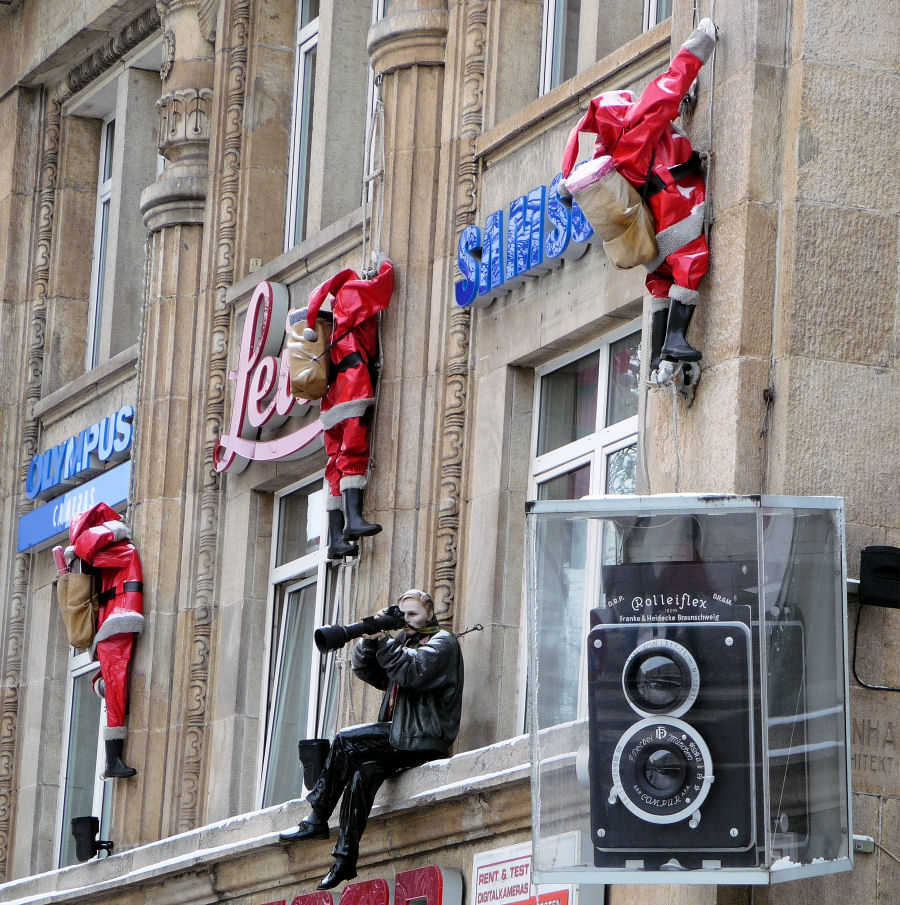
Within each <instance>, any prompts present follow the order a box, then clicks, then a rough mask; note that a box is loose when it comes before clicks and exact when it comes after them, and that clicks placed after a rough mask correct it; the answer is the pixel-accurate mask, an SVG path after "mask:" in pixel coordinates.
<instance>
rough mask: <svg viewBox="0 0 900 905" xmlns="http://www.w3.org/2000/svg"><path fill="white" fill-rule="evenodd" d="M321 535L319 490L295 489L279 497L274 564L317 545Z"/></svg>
mask: <svg viewBox="0 0 900 905" xmlns="http://www.w3.org/2000/svg"><path fill="white" fill-rule="evenodd" d="M321 537H322V490H321V488H320V489H318V490H314V491H311V490H310V488H309V487H304V488H302V489H301V490H296V491H294V493H290V494H288V495H287V496H284V497H282V498H281V500H280V501H279V510H278V547H277V550H276V555H275V559H276V562H275V565H276V566H281V565H284V564H285V563H288V562H293V561H294V560H295V559H299V558H300V557H301V556H306V555H307V554H308V553H314V552H315V551H316V550H318V549H319V545H320V542H321Z"/></svg>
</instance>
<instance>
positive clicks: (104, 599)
mask: <svg viewBox="0 0 900 905" xmlns="http://www.w3.org/2000/svg"><path fill="white" fill-rule="evenodd" d="M122 593H123V594H128V593H132V594H143V593H144V582H142V581H126V582H125V583H124V584H123V585H122ZM117 594H118V590H117V589H116V588H110V589H109V590H108V591H102V592H101V593H100V594H99V595H98V597H97V602H98V603H99V604H100V605H101V606H102V605H103V604H104V603H109V601H110V600H112V599H113V598H114V597H115V596H116V595H117Z"/></svg>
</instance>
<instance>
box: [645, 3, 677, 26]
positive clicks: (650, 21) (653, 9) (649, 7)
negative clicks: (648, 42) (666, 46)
mask: <svg viewBox="0 0 900 905" xmlns="http://www.w3.org/2000/svg"><path fill="white" fill-rule="evenodd" d="M671 15H672V0H644V31H647V29H649V28H653V26H654V25H659V23H660V22H664V21H665V20H666V19H668V18H669V17H670V16H671Z"/></svg>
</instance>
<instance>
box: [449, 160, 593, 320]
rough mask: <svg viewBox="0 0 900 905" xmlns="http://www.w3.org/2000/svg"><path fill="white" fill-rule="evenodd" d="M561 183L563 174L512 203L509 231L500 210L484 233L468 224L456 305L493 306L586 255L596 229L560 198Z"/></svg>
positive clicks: (461, 248) (572, 203)
mask: <svg viewBox="0 0 900 905" xmlns="http://www.w3.org/2000/svg"><path fill="white" fill-rule="evenodd" d="M560 182H562V173H558V174H557V175H556V177H555V178H554V179H553V181H552V182H551V183H550V185H549V187H548V186H546V185H541V186H538V187H537V188H536V189H532V190H531V191H530V192H529V193H528V194H527V195H523V196H522V197H521V198H517V199H516V200H515V201H513V202H512V203H511V204H510V206H509V217H508V218H507V224H506V227H505V228H504V212H503V211H502V210H499V211H494V213H493V214H491V215H490V216H489V217H488V218H487V220H486V221H485V224H484V230H483V231H482V230H481V229H479V228H478V227H477V226H467V227H466V228H465V229H464V230H463V231H462V232H461V233H460V235H459V242H458V243H457V246H456V262H457V265H458V266H459V272H460V273H461V274H462V277H463V278H462V279H461V280H459V281H458V282H457V283H456V304H457V305H459V306H460V307H463V308H467V307H468V306H470V305H475V306H476V307H482V306H484V305H489V304H490V303H491V302H492V301H493V300H494V299H495V298H499V297H500V296H501V295H504V294H505V293H507V292H509V290H510V289H512V288H513V287H514V286H516V285H518V284H519V283H523V282H525V279H526V278H527V277H532V276H536V275H537V274H539V273H544V272H546V271H548V270H551V269H552V268H554V267H557V266H558V265H560V264H561V263H562V262H563V261H564V260H567V259H574V258H580V257H581V256H582V255H583V254H584V252H585V250H586V249H587V244H588V242H589V241H590V239H591V237H592V236H593V235H594V230H593V229H592V228H591V225H590V223H588V221H587V218H586V217H585V216H584V214H583V213H582V211H581V208H580V207H578V205H577V203H576V202H575V201H574V200H573V198H572V197H571V196H570V195H569V196H563V195H561V194H560V192H559V184H560ZM548 225H549V226H550V227H551V228H550V229H549V230H548V228H547V227H548Z"/></svg>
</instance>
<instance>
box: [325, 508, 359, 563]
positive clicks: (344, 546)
mask: <svg viewBox="0 0 900 905" xmlns="http://www.w3.org/2000/svg"><path fill="white" fill-rule="evenodd" d="M345 556H359V547H357V546H356V544H351V543H348V542H347V541H345V540H344V512H343V510H342V509H329V510H328V552H327V554H326V558H327V559H328V561H329V562H334V561H335V560H339V559H343V558H344V557H345Z"/></svg>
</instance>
